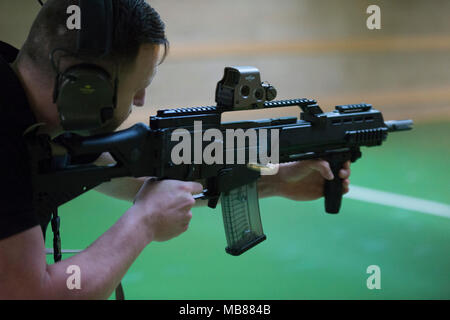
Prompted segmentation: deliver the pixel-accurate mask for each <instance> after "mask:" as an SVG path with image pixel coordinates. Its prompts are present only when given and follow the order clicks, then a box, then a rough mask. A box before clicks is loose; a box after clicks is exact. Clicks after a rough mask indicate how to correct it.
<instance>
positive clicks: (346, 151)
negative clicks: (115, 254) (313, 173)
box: [30, 67, 412, 255]
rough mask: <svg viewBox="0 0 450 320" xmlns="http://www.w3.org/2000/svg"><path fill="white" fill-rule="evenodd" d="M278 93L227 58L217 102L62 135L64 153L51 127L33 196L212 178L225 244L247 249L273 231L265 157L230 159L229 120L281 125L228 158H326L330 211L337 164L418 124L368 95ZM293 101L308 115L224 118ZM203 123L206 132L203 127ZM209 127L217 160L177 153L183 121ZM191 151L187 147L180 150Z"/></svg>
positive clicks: (37, 147) (54, 202)
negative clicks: (263, 212) (339, 98)
mask: <svg viewBox="0 0 450 320" xmlns="http://www.w3.org/2000/svg"><path fill="white" fill-rule="evenodd" d="M275 97H276V89H275V88H274V87H273V86H271V85H270V84H268V83H265V82H261V80H260V74H259V71H258V69H256V68H253V67H227V68H225V73H224V77H223V79H222V80H221V81H219V82H218V84H217V89H216V103H217V104H216V105H215V106H208V107H195V108H181V109H167V110H159V111H158V112H157V114H156V116H152V117H150V126H147V125H146V124H143V123H138V124H135V125H134V126H132V127H130V128H129V129H126V130H123V131H119V132H115V133H111V134H105V135H99V136H93V137H81V136H76V135H72V136H71V137H70V138H68V139H65V140H63V142H62V147H63V150H64V153H63V156H56V155H55V149H57V148H55V145H54V144H53V143H52V142H50V140H49V138H48V137H42V136H37V137H36V138H35V139H34V140H33V142H32V143H30V148H31V154H32V156H33V157H34V159H33V164H34V165H33V184H34V190H35V192H34V199H35V206H36V208H38V209H39V210H43V211H49V210H53V209H54V208H57V207H59V206H60V205H62V204H64V203H66V202H68V201H70V200H72V199H74V198H76V197H77V196H79V195H81V194H83V193H84V192H87V191H88V190H91V189H92V188H94V187H96V186H98V185H99V184H101V183H103V182H107V181H110V180H111V179H113V178H119V177H147V176H149V177H157V178H160V179H176V180H184V181H194V180H195V181H198V180H200V181H204V182H205V183H204V186H205V190H204V192H203V193H202V194H200V195H196V196H195V197H196V198H201V199H207V200H208V206H209V207H211V208H215V207H216V205H217V203H218V200H219V198H220V199H221V206H222V213H223V221H224V225H225V234H226V239H227V244H228V247H227V248H226V252H228V253H229V254H231V255H240V254H242V253H243V252H245V251H246V250H248V249H250V248H251V247H253V246H255V245H256V244H258V243H260V242H261V241H263V240H264V239H266V236H265V235H264V233H263V229H262V225H261V218H260V213H259V204H258V193H257V188H256V182H257V180H258V178H259V177H260V175H261V170H259V169H258V168H260V167H264V165H266V163H263V165H261V164H258V163H253V162H251V161H249V160H248V158H245V157H244V158H245V160H244V161H242V158H241V160H240V161H239V160H238V161H237V162H236V161H235V162H232V163H230V162H229V161H222V160H223V159H224V155H223V154H222V155H220V147H225V146H228V144H227V143H229V142H230V137H229V136H227V134H226V131H227V130H230V129H233V130H236V131H237V130H239V129H241V130H249V129H252V130H255V131H256V132H257V133H259V132H262V131H261V130H263V129H265V130H269V131H270V130H272V131H273V130H276V132H277V133H278V136H275V137H276V138H274V137H273V136H268V135H267V139H266V140H265V141H262V139H261V137H260V139H259V140H258V141H257V142H256V145H255V144H254V145H252V144H251V143H250V139H249V137H247V138H248V139H245V142H244V143H243V144H241V145H240V146H238V147H233V148H231V149H230V148H228V149H226V152H225V153H226V156H227V159H228V156H229V155H230V154H231V156H230V159H233V160H236V158H239V152H241V151H243V152H244V153H245V155H249V154H250V153H251V152H252V150H253V151H255V150H256V151H257V153H258V155H260V154H262V153H263V151H264V152H266V154H268V150H275V151H276V152H278V158H279V159H278V161H279V163H285V162H291V161H299V160H306V159H318V158H320V159H324V160H326V161H328V162H329V164H330V166H331V170H332V171H333V174H334V180H332V181H326V182H325V186H324V196H325V211H326V212H328V213H338V212H339V209H340V206H341V199H342V181H341V179H340V178H339V176H338V172H339V170H340V169H341V168H342V166H343V163H344V162H346V161H348V160H350V161H352V162H354V161H356V160H357V159H358V158H360V157H361V152H360V147H363V146H366V147H370V146H379V145H381V144H382V142H383V141H384V140H385V139H386V137H387V134H388V132H394V131H403V130H409V129H411V127H412V121H411V120H401V121H386V122H385V121H384V120H383V116H382V114H381V112H380V111H378V110H375V109H373V108H372V106H371V105H370V104H353V105H341V106H337V107H336V110H334V111H333V112H327V113H324V112H323V111H322V109H321V108H320V107H319V105H318V104H317V102H316V101H315V100H312V99H293V100H281V101H273V99H274V98H275ZM290 106H298V107H299V108H300V109H301V111H302V112H301V113H300V119H298V118H297V117H282V118H276V119H263V120H254V121H237V122H228V123H222V121H221V116H222V113H224V112H227V111H238V110H253V109H263V108H278V107H290ZM199 123H201V130H200V131H201V132H198V131H199V129H198V124H199ZM208 129H216V131H215V133H216V134H218V133H222V134H223V135H222V136H221V137H220V138H217V136H216V138H215V139H214V141H213V142H211V143H215V147H217V149H215V151H214V152H219V154H214V152H212V153H211V154H212V155H214V156H215V159H216V160H215V161H214V162H213V163H205V161H197V160H194V163H191V162H192V161H186V162H181V163H179V161H178V162H177V161H174V159H173V156H174V152H173V151H174V149H175V148H176V147H177V145H178V143H179V142H177V141H176V140H177V139H174V138H173V137H174V136H176V135H177V134H178V133H179V132H180V130H181V131H182V132H184V133H185V134H186V133H187V134H188V135H192V136H195V135H196V134H203V133H205V132H206V130H208ZM234 138H235V137H232V138H231V139H234ZM227 139H228V141H227ZM194 140H195V139H194ZM275 140H277V141H275ZM233 142H234V141H233ZM208 145H209V144H208V143H207V142H205V141H202V142H201V143H200V145H195V141H190V142H189V144H188V146H189V147H188V150H183V152H181V153H184V152H187V153H189V152H191V154H194V153H195V151H197V153H198V151H199V152H201V153H202V154H203V152H204V151H206V148H207V147H208ZM59 147H61V146H59ZM178 147H179V146H178ZM274 147H275V148H274ZM213 149H214V148H213ZM103 152H109V153H110V154H111V155H112V157H113V158H114V160H115V161H116V163H115V164H112V165H107V166H97V165H94V164H92V163H89V164H83V165H74V164H73V163H72V161H71V160H72V159H73V158H75V157H86V156H93V155H94V156H95V155H99V154H101V153H103ZM230 152H231V153H230ZM186 155H187V154H181V156H180V157H181V158H184V157H185V156H186ZM217 159H218V160H217Z"/></svg>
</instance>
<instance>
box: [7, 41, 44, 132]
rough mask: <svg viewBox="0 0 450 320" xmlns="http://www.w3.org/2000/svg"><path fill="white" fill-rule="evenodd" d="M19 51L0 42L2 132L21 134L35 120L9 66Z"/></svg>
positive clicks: (24, 94) (20, 85)
mask: <svg viewBox="0 0 450 320" xmlns="http://www.w3.org/2000/svg"><path fill="white" fill-rule="evenodd" d="M18 52H19V50H17V49H16V48H14V47H13V46H11V45H9V44H7V43H5V42H2V41H0V115H1V117H2V119H3V120H4V121H2V123H3V124H2V126H3V130H2V129H0V130H1V131H3V132H4V131H6V130H7V131H10V130H12V131H15V130H17V131H18V132H23V131H24V130H25V129H26V128H27V127H28V126H30V125H31V124H33V123H35V122H36V120H35V118H34V115H33V113H32V111H31V109H30V106H29V103H28V99H27V96H26V93H25V90H24V88H23V87H22V84H21V82H20V80H19V78H18V76H17V75H16V72H15V71H14V70H13V69H12V67H11V66H10V63H12V62H14V60H15V59H16V57H17V54H18Z"/></svg>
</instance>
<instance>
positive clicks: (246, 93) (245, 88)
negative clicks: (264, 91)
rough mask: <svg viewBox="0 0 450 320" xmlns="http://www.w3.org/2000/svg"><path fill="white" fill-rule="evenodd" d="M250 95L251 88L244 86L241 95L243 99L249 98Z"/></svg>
mask: <svg viewBox="0 0 450 320" xmlns="http://www.w3.org/2000/svg"><path fill="white" fill-rule="evenodd" d="M249 94H250V87H249V86H242V88H241V95H242V97H243V98H247V97H248V95H249Z"/></svg>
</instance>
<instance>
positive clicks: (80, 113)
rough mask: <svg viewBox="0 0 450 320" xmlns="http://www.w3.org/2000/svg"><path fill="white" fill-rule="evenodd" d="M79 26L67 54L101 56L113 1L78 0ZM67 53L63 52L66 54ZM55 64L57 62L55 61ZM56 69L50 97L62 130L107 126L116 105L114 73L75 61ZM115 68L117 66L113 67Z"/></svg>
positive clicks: (108, 38)
mask: <svg viewBox="0 0 450 320" xmlns="http://www.w3.org/2000/svg"><path fill="white" fill-rule="evenodd" d="M79 6H80V9H81V12H82V15H81V29H80V30H78V31H76V32H78V35H77V44H76V47H77V49H76V52H74V53H72V52H69V51H67V50H64V49H55V50H54V51H53V53H52V59H53V58H54V57H53V55H54V52H55V51H58V50H60V51H64V52H66V53H69V54H68V56H73V57H77V58H79V59H81V60H83V56H89V57H98V58H102V57H105V56H107V55H108V54H109V53H110V51H111V46H112V42H113V34H114V23H113V22H114V6H113V0H79ZM66 56H67V55H66ZM57 65H58V66H59V63H57ZM56 69H57V77H56V81H55V89H54V92H53V100H54V103H56V105H57V107H58V112H59V116H60V121H61V126H62V127H63V129H64V130H66V131H81V130H83V131H89V130H94V129H99V128H101V127H103V126H105V125H107V123H108V120H110V119H112V118H113V116H114V110H115V108H116V104H117V84H118V80H117V73H116V75H115V79H114V80H113V79H112V77H111V75H110V74H109V72H107V71H106V70H105V69H103V68H101V67H100V66H96V65H93V64H86V63H84V64H78V65H74V66H72V67H69V68H68V69H66V70H65V71H63V72H60V71H59V70H58V69H59V67H56ZM116 69H117V68H116Z"/></svg>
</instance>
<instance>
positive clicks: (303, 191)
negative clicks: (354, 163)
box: [259, 160, 350, 201]
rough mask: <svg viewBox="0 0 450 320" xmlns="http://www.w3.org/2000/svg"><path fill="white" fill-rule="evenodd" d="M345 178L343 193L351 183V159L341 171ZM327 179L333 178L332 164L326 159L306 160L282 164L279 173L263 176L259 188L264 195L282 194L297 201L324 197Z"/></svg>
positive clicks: (341, 175) (340, 175) (340, 174)
mask: <svg viewBox="0 0 450 320" xmlns="http://www.w3.org/2000/svg"><path fill="white" fill-rule="evenodd" d="M339 177H340V178H341V179H343V181H342V187H343V193H344V194H345V193H347V192H348V190H349V184H350V180H349V177H350V161H347V162H345V163H344V166H343V169H341V171H340V172H339ZM325 179H327V180H332V179H333V173H332V172H331V169H330V165H329V164H328V162H327V161H324V160H304V161H298V162H290V163H284V164H280V167H279V170H278V173H277V174H276V175H273V176H262V178H261V181H260V185H259V190H260V194H261V196H262V197H264V196H266V197H267V196H281V197H285V198H288V199H292V200H297V201H302V200H303V201H307V200H315V199H318V198H320V197H323V187H324V182H325Z"/></svg>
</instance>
